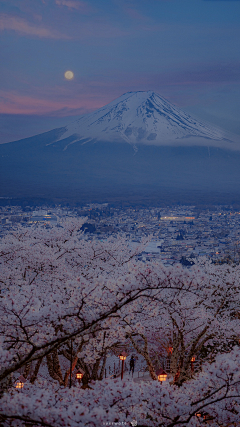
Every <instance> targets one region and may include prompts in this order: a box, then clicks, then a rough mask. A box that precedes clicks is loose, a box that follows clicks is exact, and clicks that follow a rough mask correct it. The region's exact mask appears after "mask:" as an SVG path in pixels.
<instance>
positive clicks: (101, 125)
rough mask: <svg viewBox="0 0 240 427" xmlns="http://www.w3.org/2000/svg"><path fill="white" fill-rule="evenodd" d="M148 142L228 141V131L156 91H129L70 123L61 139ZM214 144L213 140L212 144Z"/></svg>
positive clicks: (176, 143) (73, 140)
mask: <svg viewBox="0 0 240 427" xmlns="http://www.w3.org/2000/svg"><path fill="white" fill-rule="evenodd" d="M70 136H71V137H72V138H71V139H72V140H71V144H72V143H73V142H75V141H79V140H82V141H83V142H84V143H85V142H87V141H88V140H94V141H110V142H128V143H130V144H133V145H135V144H148V145H169V144H173V145H192V144H198V145H199V144H202V145H209V143H210V140H211V141H212V143H213V145H220V146H222V145H223V143H224V144H226V139H225V138H226V137H225V135H224V132H223V131H221V130H220V129H217V128H215V127H212V126H209V125H207V124H204V123H201V122H200V121H198V120H196V119H194V118H193V117H191V116H190V115H189V114H187V113H185V112H184V111H183V110H181V109H179V108H178V107H175V106H174V105H173V104H171V103H170V102H168V101H167V100H166V99H164V98H162V97H161V96H159V95H158V94H156V93H154V92H153V91H146V92H144V91H142V92H140V91H139V92H128V93H125V94H124V95H122V96H120V97H119V98H117V99H116V100H114V101H112V102H110V103H109V104H107V105H106V106H104V107H102V108H100V109H98V110H97V111H95V112H93V113H90V114H87V115H85V116H82V117H80V118H79V119H77V120H76V121H74V122H73V123H71V124H70V125H68V126H67V127H66V131H65V132H64V133H63V135H62V136H61V138H60V139H61V140H63V139H66V138H68V137H70ZM210 145H211V144H210Z"/></svg>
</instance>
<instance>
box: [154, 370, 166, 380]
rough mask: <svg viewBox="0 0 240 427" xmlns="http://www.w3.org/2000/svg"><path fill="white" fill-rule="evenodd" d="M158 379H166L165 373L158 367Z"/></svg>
mask: <svg viewBox="0 0 240 427" xmlns="http://www.w3.org/2000/svg"><path fill="white" fill-rule="evenodd" d="M156 374H157V377H158V381H160V382H162V381H166V379H167V373H166V372H165V371H164V370H163V369H158V370H157V372H156Z"/></svg>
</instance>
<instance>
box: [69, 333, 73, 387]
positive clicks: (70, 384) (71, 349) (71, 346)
mask: <svg viewBox="0 0 240 427" xmlns="http://www.w3.org/2000/svg"><path fill="white" fill-rule="evenodd" d="M70 343H71V344H70V351H71V354H70V381H69V388H71V387H72V362H73V360H72V359H73V343H72V339H71V340H70Z"/></svg>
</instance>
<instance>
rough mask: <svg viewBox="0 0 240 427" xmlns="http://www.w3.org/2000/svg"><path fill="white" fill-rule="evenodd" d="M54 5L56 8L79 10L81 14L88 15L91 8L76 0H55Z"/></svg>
mask: <svg viewBox="0 0 240 427" xmlns="http://www.w3.org/2000/svg"><path fill="white" fill-rule="evenodd" d="M55 3H56V4H57V5H58V6H66V7H68V8H69V9H77V10H80V11H81V12H83V13H88V12H90V10H91V7H90V6H89V5H88V4H87V3H85V2H83V1H78V0H55Z"/></svg>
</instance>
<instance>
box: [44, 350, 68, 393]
mask: <svg viewBox="0 0 240 427" xmlns="http://www.w3.org/2000/svg"><path fill="white" fill-rule="evenodd" d="M56 351H57V350H56ZM54 352H55V350H54ZM46 359H47V367H48V372H49V375H50V376H51V377H52V378H53V379H54V380H56V381H58V382H59V384H60V385H64V382H63V378H62V372H61V367H60V364H59V360H58V356H57V357H56V354H54V355H53V353H50V354H48V355H47V356H46ZM54 362H55V366H54Z"/></svg>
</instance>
